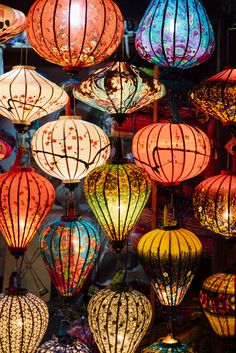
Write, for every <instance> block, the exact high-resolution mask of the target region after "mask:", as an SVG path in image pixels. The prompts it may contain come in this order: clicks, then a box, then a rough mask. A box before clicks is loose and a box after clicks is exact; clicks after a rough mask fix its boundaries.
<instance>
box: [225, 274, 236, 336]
mask: <svg viewBox="0 0 236 353" xmlns="http://www.w3.org/2000/svg"><path fill="white" fill-rule="evenodd" d="M230 277H231V276H230ZM229 284H230V278H228V281H227V284H226V286H225V295H226V293H227V289H228V288H229ZM224 304H225V308H224V309H225V313H226V315H225V316H226V324H227V336H229V333H230V326H229V319H228V314H227V302H226V301H225V303H224ZM234 331H235V332H236V330H234Z"/></svg>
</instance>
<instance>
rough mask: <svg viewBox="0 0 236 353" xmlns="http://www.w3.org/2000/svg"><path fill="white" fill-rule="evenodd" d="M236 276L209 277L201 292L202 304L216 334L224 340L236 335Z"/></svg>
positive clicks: (219, 274)
mask: <svg viewBox="0 0 236 353" xmlns="http://www.w3.org/2000/svg"><path fill="white" fill-rule="evenodd" d="M235 291H236V275H235V274H229V273H216V274H214V275H212V276H210V277H208V278H207V279H206V280H205V281H204V283H203V285H202V290H201V292H200V302H201V305H202V308H203V310H204V312H205V314H206V317H207V319H208V321H209V322H210V324H211V327H212V329H213V330H214V332H215V333H216V334H217V335H218V336H220V337H224V338H229V337H234V338H235V335H236V324H235V322H236V309H235Z"/></svg>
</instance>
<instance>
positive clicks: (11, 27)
mask: <svg viewBox="0 0 236 353" xmlns="http://www.w3.org/2000/svg"><path fill="white" fill-rule="evenodd" d="M24 28H25V15H24V14H23V12H21V11H19V10H16V9H13V8H11V7H9V6H6V5H3V4H0V43H4V42H6V41H7V40H9V39H11V38H13V37H15V36H16V35H17V34H19V33H21V32H22V31H23V30H24Z"/></svg>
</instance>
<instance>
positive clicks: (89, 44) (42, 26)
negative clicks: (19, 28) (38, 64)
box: [26, 0, 124, 70]
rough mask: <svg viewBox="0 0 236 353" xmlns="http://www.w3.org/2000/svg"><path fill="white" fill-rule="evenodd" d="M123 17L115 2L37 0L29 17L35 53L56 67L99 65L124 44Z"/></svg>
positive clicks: (27, 28) (30, 40)
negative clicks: (121, 43) (122, 40)
mask: <svg viewBox="0 0 236 353" xmlns="http://www.w3.org/2000/svg"><path fill="white" fill-rule="evenodd" d="M123 28H124V20H123V16H122V14H121V12H120V10H119V8H118V6H117V5H116V4H115V3H114V2H113V1H112V0H104V1H103V2H101V1H99V0H93V1H89V2H87V1H85V0H72V1H68V0H52V1H49V0H37V1H35V3H34V4H33V5H32V7H31V9H30V10H29V13H28V16H27V25H26V32H27V37H28V39H29V42H30V44H31V45H32V47H33V49H34V50H35V51H36V52H37V53H38V54H39V55H40V56H42V57H43V58H44V59H45V60H48V61H50V62H52V63H54V64H57V65H60V66H63V67H64V68H65V69H72V70H73V69H75V68H78V67H79V68H83V67H88V66H92V65H95V64H99V63H100V62H102V61H104V60H105V59H107V58H108V57H109V56H110V55H111V54H112V53H113V52H114V51H115V50H116V48H117V47H118V45H119V44H120V42H121V39H122V34H123Z"/></svg>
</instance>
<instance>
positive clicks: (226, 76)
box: [189, 68, 236, 125]
mask: <svg viewBox="0 0 236 353" xmlns="http://www.w3.org/2000/svg"><path fill="white" fill-rule="evenodd" d="M235 96H236V69H234V68H226V69H224V70H223V71H221V72H219V73H218V74H216V75H214V76H212V77H210V78H209V79H208V80H206V81H204V82H202V83H200V84H199V85H197V86H196V87H194V88H193V89H192V90H191V91H190V92H189V97H190V99H191V101H192V102H193V104H194V105H196V106H197V107H199V108H200V109H201V110H202V111H203V112H204V113H207V114H210V115H211V116H212V117H213V118H216V119H219V120H220V121H221V122H222V124H223V125H235V124H236V106H235Z"/></svg>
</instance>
